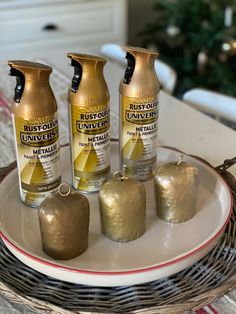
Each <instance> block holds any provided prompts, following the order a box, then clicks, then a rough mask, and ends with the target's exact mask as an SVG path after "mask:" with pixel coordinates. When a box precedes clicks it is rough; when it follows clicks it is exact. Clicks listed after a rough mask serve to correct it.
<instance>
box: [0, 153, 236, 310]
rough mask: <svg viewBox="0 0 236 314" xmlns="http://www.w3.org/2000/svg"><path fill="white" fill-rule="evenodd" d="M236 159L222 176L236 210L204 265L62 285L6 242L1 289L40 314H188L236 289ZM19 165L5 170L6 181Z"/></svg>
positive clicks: (223, 169) (1, 247) (223, 167)
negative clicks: (126, 281)
mask: <svg viewBox="0 0 236 314" xmlns="http://www.w3.org/2000/svg"><path fill="white" fill-rule="evenodd" d="M235 162H236V159H231V160H227V161H225V163H224V164H223V165H221V166H219V167H217V168H216V169H217V171H219V173H220V174H221V175H222V176H223V177H224V178H225V180H226V181H227V182H228V184H229V186H230V188H231V190H232V194H233V198H234V208H233V213H232V216H231V218H230V221H229V224H228V226H227V228H226V230H225V232H224V235H223V237H222V239H221V240H220V242H219V243H218V245H217V246H216V247H215V248H214V249H213V250H212V251H211V252H210V253H209V254H208V255H207V256H205V257H204V258H203V259H202V260H200V261H199V262H197V263H196V264H194V265H193V266H191V267H189V268H188V269H185V270H184V271H182V272H179V273H177V274H175V275H173V276H171V277H168V278H165V279H162V280H157V281H153V282H150V283H147V284H141V285H136V286H125V287H112V288H110V287H107V288H106V287H90V286H83V285H77V284H71V283H66V282H62V281H59V280H56V279H53V278H50V277H47V276H45V275H42V274H40V273H38V272H37V271H35V270H33V269H31V268H29V267H27V266H26V265H24V264H23V263H21V262H20V261H19V260H17V259H16V258H15V257H14V256H13V255H12V254H11V253H10V252H9V251H8V249H7V248H6V247H5V245H4V244H3V242H2V241H1V240H0V256H1V259H0V278H1V282H0V289H1V293H2V294H3V295H4V296H6V297H7V298H8V299H10V300H11V301H12V302H16V303H22V304H25V305H27V306H28V307H30V308H31V309H33V310H36V311H37V312H39V313H46V312H47V313H54V314H55V313H166V314H167V313H168V314H172V313H181V314H183V313H188V312H189V311H190V310H196V309H199V308H201V307H203V306H204V305H206V304H209V303H211V302H212V301H213V300H214V299H216V298H218V297H220V296H221V295H223V294H225V293H226V292H227V291H229V289H232V288H235V287H236V182H235V180H234V178H233V177H232V176H231V175H230V174H229V173H228V172H227V170H226V169H227V168H229V167H230V166H231V165H233V164H234V163H235ZM14 167H15V164H14V163H13V164H11V165H10V166H9V167H6V168H2V169H0V180H1V179H2V178H3V177H4V176H5V175H6V174H7V173H8V172H9V171H10V170H11V169H12V168H14Z"/></svg>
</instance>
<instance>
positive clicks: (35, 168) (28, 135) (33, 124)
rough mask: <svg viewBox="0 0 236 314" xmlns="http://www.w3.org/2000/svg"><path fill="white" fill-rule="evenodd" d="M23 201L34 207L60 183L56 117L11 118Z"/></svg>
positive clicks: (54, 115)
mask: <svg viewBox="0 0 236 314" xmlns="http://www.w3.org/2000/svg"><path fill="white" fill-rule="evenodd" d="M13 121H14V128H15V134H16V149H17V164H18V172H19V181H20V194H21V199H22V201H23V202H24V203H25V204H27V205H29V206H32V207H37V206H38V205H39V204H40V203H41V202H42V201H43V199H45V198H46V197H47V196H49V195H51V194H52V193H54V192H55V191H56V190H57V188H58V186H59V185H60V182H61V169H60V143H59V133H58V119H57V115H56V114H53V115H50V116H45V117H41V118H34V119H30V120H25V119H23V118H22V117H18V116H13Z"/></svg>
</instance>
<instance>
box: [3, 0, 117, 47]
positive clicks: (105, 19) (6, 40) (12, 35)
mask: <svg viewBox="0 0 236 314" xmlns="http://www.w3.org/2000/svg"><path fill="white" fill-rule="evenodd" d="M93 4H94V5H93V6H92V5H91V4H90V5H89V6H88V5H86V4H78V5H66V6H64V5H58V6H57V7H55V8H53V7H51V8H50V7H49V8H45V10H46V14H42V13H43V11H42V12H41V11H40V10H37V14H35V10H34V14H32V15H30V14H28V15H27V17H24V18H23V17H21V16H18V17H16V18H15V19H6V18H5V19H4V18H1V14H0V42H1V44H15V43H20V42H27V41H41V40H44V39H55V38H60V37H61V38H63V37H65V36H68V35H69V36H78V41H79V39H80V37H81V36H82V37H86V36H89V35H90V34H92V35H96V34H98V35H100V34H106V33H112V32H116V31H117V25H116V17H115V16H116V15H117V14H120V12H116V10H117V8H116V6H115V5H114V3H112V1H111V3H110V4H109V1H103V2H102V3H96V1H93ZM105 4H106V5H105ZM63 7H64V10H63ZM24 13H25V14H26V13H27V12H24ZM51 13H52V14H51Z"/></svg>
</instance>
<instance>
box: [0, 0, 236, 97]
mask: <svg viewBox="0 0 236 314" xmlns="http://www.w3.org/2000/svg"><path fill="white" fill-rule="evenodd" d="M235 6H236V2H235V1H232V0H214V1H210V0H195V1H192V0H181V1H180V0H145V1H143V0H0V43H1V45H0V61H5V60H9V59H11V58H45V57H46V58H47V59H48V60H49V61H50V62H51V63H52V64H55V65H58V66H59V67H60V68H61V69H62V70H63V69H65V66H66V61H65V59H66V58H65V53H66V52H68V51H72V50H75V51H83V52H85V51H86V52H91V53H99V51H100V48H101V46H102V45H103V44H106V43H108V42H112V43H116V44H121V45H123V44H125V43H129V44H131V45H135V46H145V47H149V48H152V49H156V50H158V51H159V52H160V60H162V61H164V62H165V63H167V64H168V65H170V66H171V67H172V68H173V69H174V70H175V71H176V73H177V76H178V81H177V84H176V87H175V90H174V95H176V96H178V97H181V96H182V95H183V94H184V92H185V91H187V90H189V89H191V88H193V87H196V86H198V87H204V88H207V89H211V90H215V91H218V92H221V93H224V94H227V95H230V96H236V88H235V83H234V77H235V73H236V58H235V56H236V33H235V25H236V19H235V18H234V9H235Z"/></svg>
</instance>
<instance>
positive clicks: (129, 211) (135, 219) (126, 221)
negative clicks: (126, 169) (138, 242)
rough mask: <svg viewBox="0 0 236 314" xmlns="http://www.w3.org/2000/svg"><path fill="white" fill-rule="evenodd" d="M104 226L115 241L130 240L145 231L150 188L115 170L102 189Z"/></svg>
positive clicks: (101, 206)
mask: <svg viewBox="0 0 236 314" xmlns="http://www.w3.org/2000/svg"><path fill="white" fill-rule="evenodd" d="M99 201H100V213H101V227H102V232H103V233H104V235H105V236H107V237H108V238H109V239H111V240H113V241H118V242H129V241H132V240H135V239H137V238H139V237H141V236H142V235H143V234H144V232H145V217H146V192H145V188H144V185H143V184H142V183H141V182H139V181H138V180H136V179H133V178H129V177H125V176H121V175H120V174H119V172H116V173H114V175H113V179H111V180H109V181H107V182H106V183H105V184H104V185H103V186H102V188H101V190H100V192H99Z"/></svg>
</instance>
